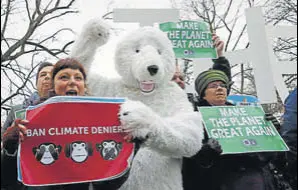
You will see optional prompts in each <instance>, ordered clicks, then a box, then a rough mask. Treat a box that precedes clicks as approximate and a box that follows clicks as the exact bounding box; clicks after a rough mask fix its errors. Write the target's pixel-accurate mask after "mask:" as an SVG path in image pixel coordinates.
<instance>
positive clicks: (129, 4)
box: [71, 0, 172, 77]
mask: <svg viewBox="0 0 298 190" xmlns="http://www.w3.org/2000/svg"><path fill="white" fill-rule="evenodd" d="M111 2H112V3H113V4H112V6H109V5H110V3H111ZM77 6H78V8H79V10H80V14H79V16H78V17H77V19H75V20H71V22H72V28H73V30H74V31H75V32H77V33H79V31H80V30H81V28H82V25H83V24H84V23H86V22H87V21H88V20H89V19H91V18H94V17H100V16H102V15H104V14H106V13H107V12H108V11H111V7H117V8H171V7H172V4H171V3H170V0H96V1H94V0H79V2H78V3H77ZM109 7H110V10H108V8H109ZM112 26H113V27H116V28H125V30H127V31H129V30H134V29H136V28H138V24H116V23H112ZM125 33H127V32H123V33H120V35H119V36H116V34H113V36H112V38H111V39H110V41H109V42H108V44H106V45H105V46H104V47H102V48H100V49H99V52H98V54H97V56H96V59H95V62H94V63H93V68H92V70H93V71H94V72H97V73H100V74H102V75H104V76H108V77H116V76H117V73H116V71H115V68H114V50H115V49H114V48H115V46H116V44H117V42H118V41H119V40H120V39H121V37H122V36H123V35H125ZM117 35H118V34H117Z"/></svg>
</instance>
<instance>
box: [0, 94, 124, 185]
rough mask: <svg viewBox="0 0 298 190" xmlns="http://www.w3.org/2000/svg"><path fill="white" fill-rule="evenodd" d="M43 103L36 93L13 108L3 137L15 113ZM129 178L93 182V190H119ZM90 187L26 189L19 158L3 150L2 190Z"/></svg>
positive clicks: (3, 129) (3, 130) (5, 125)
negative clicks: (19, 179)
mask: <svg viewBox="0 0 298 190" xmlns="http://www.w3.org/2000/svg"><path fill="white" fill-rule="evenodd" d="M41 102H42V100H40V99H39V97H38V96H36V93H35V94H33V95H32V96H31V97H30V98H29V99H28V100H26V101H24V103H23V104H22V105H18V106H15V107H13V108H12V110H11V111H10V113H9V115H8V117H7V119H6V121H5V124H4V125H3V128H2V129H1V137H2V135H3V133H4V132H5V130H6V129H7V128H8V127H10V126H11V125H12V123H13V121H14V120H15V119H16V118H15V114H14V113H15V111H18V110H20V109H25V108H26V107H28V106H31V105H36V104H37V103H41ZM16 149H17V146H16ZM128 176H129V172H127V173H126V174H125V175H124V176H122V177H120V178H118V179H114V180H111V181H106V182H93V183H92V186H93V189H92V190H117V189H119V188H120V187H121V185H122V184H123V183H124V182H125V181H126V180H127V178H128ZM89 186H90V184H89V183H80V184H71V185H59V186H47V187H26V186H24V185H23V184H21V183H20V182H19V181H18V180H17V157H16V156H15V157H12V156H7V155H6V154H4V152H3V151H2V150H1V190H89Z"/></svg>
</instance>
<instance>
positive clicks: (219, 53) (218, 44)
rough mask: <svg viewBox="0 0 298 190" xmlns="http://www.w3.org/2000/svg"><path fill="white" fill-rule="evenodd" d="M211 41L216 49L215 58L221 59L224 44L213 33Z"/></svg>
mask: <svg viewBox="0 0 298 190" xmlns="http://www.w3.org/2000/svg"><path fill="white" fill-rule="evenodd" d="M212 40H213V42H214V47H215V48H216V51H217V56H218V57H222V56H223V50H224V47H225V42H224V41H222V40H221V39H220V38H219V36H217V34H215V33H213V34H212Z"/></svg>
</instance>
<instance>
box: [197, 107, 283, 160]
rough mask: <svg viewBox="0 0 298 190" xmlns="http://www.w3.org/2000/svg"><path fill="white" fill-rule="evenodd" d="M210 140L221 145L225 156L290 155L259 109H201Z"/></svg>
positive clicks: (260, 108)
mask: <svg viewBox="0 0 298 190" xmlns="http://www.w3.org/2000/svg"><path fill="white" fill-rule="evenodd" d="M200 112H201V114H202V117H203V121H204V125H205V128H206V131H207V133H208V136H209V137H210V138H214V139H216V140H218V141H219V143H220V144H221V146H222V149H223V154H240V153H249V152H272V151H288V150H289V148H288V146H287V145H286V143H285V142H284V141H283V139H282V138H281V136H280V135H279V133H278V132H277V130H276V129H275V127H274V126H273V124H272V123H271V122H268V121H266V120H265V119H264V115H265V113H264V111H263V109H262V107H260V106H224V107H201V108H200Z"/></svg>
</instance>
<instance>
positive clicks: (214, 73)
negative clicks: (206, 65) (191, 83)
mask: <svg viewBox="0 0 298 190" xmlns="http://www.w3.org/2000/svg"><path fill="white" fill-rule="evenodd" d="M215 81H222V82H223V83H224V84H226V85H227V88H229V78H228V77H227V75H226V74H225V73H224V72H222V71H220V70H214V69H211V70H208V71H204V72H202V73H200V74H199V75H198V76H197V78H196V80H195V89H196V91H197V93H198V95H199V96H200V98H203V97H204V96H205V95H204V94H205V90H206V88H207V86H208V84H210V83H211V82H215ZM228 91H229V90H228Z"/></svg>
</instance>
